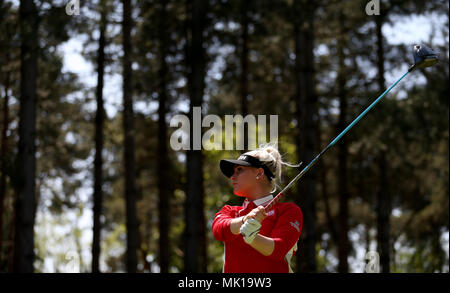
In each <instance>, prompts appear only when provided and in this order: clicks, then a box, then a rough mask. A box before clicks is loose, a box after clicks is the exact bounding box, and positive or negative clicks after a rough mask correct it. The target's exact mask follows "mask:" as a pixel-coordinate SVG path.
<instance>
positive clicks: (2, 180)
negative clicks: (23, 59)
mask: <svg viewBox="0 0 450 293" xmlns="http://www.w3.org/2000/svg"><path fill="white" fill-rule="evenodd" d="M5 57H6V58H5V59H6V64H8V62H9V53H8V52H7V53H6V54H5ZM5 74H6V77H5V84H4V89H5V98H4V102H3V127H2V142H1V151H0V158H1V159H0V173H1V177H0V264H1V263H2V261H3V207H4V202H5V198H6V174H7V173H8V169H9V168H8V161H7V160H6V154H7V153H8V129H9V95H8V91H9V85H10V73H9V71H8V72H6V73H5Z"/></svg>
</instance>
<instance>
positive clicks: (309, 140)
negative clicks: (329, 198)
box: [294, 1, 317, 272]
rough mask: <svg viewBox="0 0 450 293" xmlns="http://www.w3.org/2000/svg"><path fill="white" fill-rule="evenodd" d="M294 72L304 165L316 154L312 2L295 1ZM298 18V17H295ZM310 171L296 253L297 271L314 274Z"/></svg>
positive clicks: (305, 180)
mask: <svg viewBox="0 0 450 293" xmlns="http://www.w3.org/2000/svg"><path fill="white" fill-rule="evenodd" d="M294 5H295V8H294V10H295V11H296V12H297V13H296V14H297V15H296V16H295V17H294V33H295V53H296V61H295V72H296V106H297V109H296V111H297V121H298V123H299V126H298V131H299V133H298V135H297V145H298V148H297V154H298V158H299V159H300V160H301V161H302V162H305V163H308V162H310V161H312V160H313V159H314V155H315V151H316V137H317V126H316V121H315V117H316V116H317V114H316V112H317V109H316V108H317V102H316V101H317V97H316V94H315V89H314V51H313V50H314V13H315V7H314V4H313V3H312V1H295V3H294ZM299 15H300V16H301V17H299ZM316 174H317V172H316V170H314V169H311V170H310V171H309V172H308V173H307V174H306V175H305V176H304V178H303V180H302V184H301V185H299V192H298V194H301V197H299V196H297V198H296V201H297V203H298V205H299V206H300V207H301V209H302V211H303V223H304V224H303V232H302V233H303V238H302V239H303V247H302V248H301V249H300V253H299V254H297V267H298V268H299V271H301V272H315V271H317V261H316V242H317V236H316V183H315V182H316V177H317V175H316Z"/></svg>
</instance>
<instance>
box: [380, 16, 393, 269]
mask: <svg viewBox="0 0 450 293" xmlns="http://www.w3.org/2000/svg"><path fill="white" fill-rule="evenodd" d="M382 26H383V18H382V16H380V17H377V18H376V31H377V59H378V60H377V61H378V66H377V67H378V87H379V89H380V92H383V91H384V90H385V85H384V84H385V79H384V48H383V32H382V30H381V28H382ZM381 107H382V108H383V105H381ZM378 113H383V111H382V109H381V111H378ZM386 156H387V152H386V151H385V150H380V154H379V158H378V170H379V171H378V173H379V176H380V178H379V180H380V185H379V190H378V196H377V198H378V204H377V208H378V210H377V223H378V225H377V227H378V232H377V240H378V241H377V242H378V253H379V255H380V265H381V272H382V273H389V272H390V268H389V263H390V236H389V230H390V221H389V216H390V214H391V207H390V195H389V182H388V178H389V177H388V175H387V174H388V163H387V160H386Z"/></svg>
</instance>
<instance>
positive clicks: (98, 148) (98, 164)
mask: <svg viewBox="0 0 450 293" xmlns="http://www.w3.org/2000/svg"><path fill="white" fill-rule="evenodd" d="M100 10H101V20H100V37H99V40H98V53H97V91H96V96H97V112H96V115H95V158H94V208H93V217H94V221H93V222H94V227H93V241H92V272H93V273H98V272H100V266H99V259H100V242H101V237H100V236H101V223H100V216H101V214H102V205H103V190H102V186H103V171H102V168H103V158H102V152H103V141H104V138H103V125H104V119H105V118H104V116H105V110H104V107H103V80H104V78H103V76H104V67H105V33H106V11H105V5H104V4H103V5H102V4H100Z"/></svg>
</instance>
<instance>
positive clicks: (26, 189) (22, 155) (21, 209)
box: [14, 0, 38, 273]
mask: <svg viewBox="0 0 450 293" xmlns="http://www.w3.org/2000/svg"><path fill="white" fill-rule="evenodd" d="M20 32H21V52H20V60H21V66H20V81H21V83H20V110H19V151H18V154H17V157H18V162H17V172H18V173H17V176H16V178H17V180H18V182H17V196H18V197H17V201H16V207H15V209H16V216H15V219H16V226H15V227H16V232H15V241H14V243H15V249H14V272H24V273H32V272H33V261H34V251H33V249H34V230H33V229H34V221H35V189H36V182H35V174H36V156H35V154H36V145H35V135H36V98H37V95H36V84H37V73H38V72H37V71H38V64H37V61H38V12H37V9H36V6H35V4H34V2H33V0H22V1H20Z"/></svg>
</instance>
